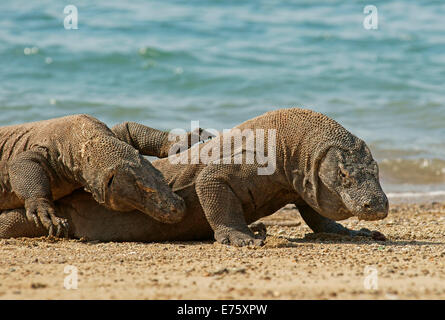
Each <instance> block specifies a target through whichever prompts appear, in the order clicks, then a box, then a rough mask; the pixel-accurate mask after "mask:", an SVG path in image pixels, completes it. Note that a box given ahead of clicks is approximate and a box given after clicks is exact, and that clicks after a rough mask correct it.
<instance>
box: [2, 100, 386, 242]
mask: <svg viewBox="0 0 445 320" xmlns="http://www.w3.org/2000/svg"><path fill="white" fill-rule="evenodd" d="M236 129H240V130H244V129H251V130H253V131H254V132H256V131H255V130H256V129H261V130H265V131H267V130H270V129H273V130H274V133H275V134H276V139H275V141H276V144H275V145H273V146H272V147H273V148H272V149H269V148H268V147H269V145H268V144H269V143H271V140H270V139H268V138H267V139H266V141H264V146H265V149H266V150H268V149H269V150H272V153H274V155H275V160H276V161H275V170H274V171H273V172H270V174H261V175H259V174H258V169H259V168H260V167H264V165H259V164H258V163H257V162H258V161H256V162H255V163H251V164H246V163H241V164H239V163H238V164H235V163H233V162H235V161H232V163H231V164H229V163H226V161H220V163H215V162H218V161H213V163H207V164H205V163H196V164H180V163H177V162H178V158H177V156H176V155H172V156H170V157H168V158H165V159H160V160H156V161H154V162H153V166H154V167H155V168H157V169H159V170H160V171H161V172H162V173H163V175H164V176H165V178H166V180H167V181H168V183H169V185H170V186H171V188H172V189H173V191H175V192H176V194H178V195H179V196H181V197H182V198H183V199H184V200H185V203H186V208H187V209H186V216H185V218H184V219H183V220H181V221H180V222H178V223H176V224H170V225H167V224H161V223H159V222H157V221H155V220H154V219H152V218H150V217H148V216H144V215H142V214H140V213H138V212H136V211H134V212H129V213H126V214H122V213H118V212H113V211H111V210H109V209H107V208H105V207H103V206H101V205H99V204H97V203H95V201H94V200H93V199H92V197H91V196H89V195H88V194H86V193H84V192H81V191H77V192H75V193H73V194H72V195H69V196H67V197H65V198H63V199H61V200H60V201H58V212H60V213H61V215H62V216H63V217H64V218H66V219H68V220H69V221H70V226H72V228H71V229H70V235H71V236H72V237H76V238H82V237H83V238H86V239H96V240H101V241H165V240H194V239H195V240H197V239H209V238H211V237H212V235H213V236H214V238H215V239H216V240H217V241H219V242H221V243H226V244H233V245H236V246H243V245H248V244H254V245H261V244H262V242H263V239H257V238H256V237H255V236H254V234H253V233H252V231H251V230H250V229H249V228H248V224H249V223H252V222H254V221H256V220H258V219H260V218H261V217H264V216H267V215H270V214H272V213H274V212H275V211H277V210H278V209H280V208H281V207H283V206H284V205H286V204H289V203H293V204H295V205H296V207H297V208H298V210H299V212H300V214H301V216H302V218H303V219H304V220H305V222H306V223H307V224H308V225H309V227H310V228H311V229H312V230H313V231H314V232H328V233H339V234H346V235H351V236H355V235H362V236H370V237H373V238H375V239H380V238H382V237H383V235H382V234H380V233H378V232H376V231H374V232H371V231H369V230H367V229H361V230H359V231H356V230H349V229H347V228H345V227H343V226H342V225H340V224H338V223H336V222H334V221H333V220H342V219H346V218H348V217H351V216H357V217H359V218H360V219H365V220H377V219H383V218H384V217H386V215H387V213H388V200H387V198H386V195H385V194H384V192H383V191H382V189H381V186H380V183H379V177H378V167H377V164H376V162H375V161H374V160H373V158H372V155H371V153H370V151H369V149H368V147H367V146H366V144H365V143H364V142H363V141H362V140H360V139H359V138H357V137H355V136H354V135H352V134H351V133H349V132H348V131H347V130H346V129H344V128H343V127H342V126H341V125H339V124H338V123H337V122H335V121H334V120H332V119H330V118H328V117H326V116H324V115H322V114H320V113H316V112H313V111H310V110H305V109H299V108H291V109H280V110H276V111H271V112H268V113H266V114H263V115H261V116H259V117H256V118H254V119H252V120H248V121H246V122H244V123H242V124H241V125H239V126H237V127H235V128H234V129H232V131H233V130H236ZM228 134H229V135H230V134H231V133H230V132H229V133H228ZM226 136H227V133H226V134H222V135H220V136H219V137H216V138H213V139H212V140H209V141H207V142H205V143H202V144H197V145H194V146H193V147H191V148H190V149H189V150H187V151H184V152H182V153H180V154H179V157H185V156H187V157H188V159H193V157H194V155H196V152H197V151H199V153H201V154H202V153H206V152H208V154H213V152H216V153H215V154H218V153H217V152H219V157H213V156H212V157H211V158H212V159H213V160H215V159H218V158H219V159H220V160H224V158H227V157H228V158H229V160H235V157H236V156H237V155H239V154H242V155H243V157H246V156H247V154H249V153H251V152H253V153H256V152H258V151H259V150H252V149H251V148H249V147H248V143H247V140H248V139H244V140H243V143H242V147H240V148H234V149H233V151H232V152H230V153H229V154H227V153H225V152H223V151H221V148H220V146H221V143H222V142H223V141H224V139H225V137H226ZM254 136H255V134H254ZM265 136H268V135H267V134H266V135H265ZM139 139H140V138H138V136H137V135H134V136H132V137H131V141H130V140H128V139H127V142H129V143H133V145H134V141H138V140H139ZM218 150H220V151H218ZM204 151H205V152H204ZM261 151H263V150H261ZM173 153H174V152H173ZM187 157H185V158H187ZM226 160H227V159H226ZM41 235H42V230H39V229H38V228H36V227H35V226H34V225H32V224H30V223H29V222H28V221H27V220H26V219H25V217H24V212H23V210H10V211H5V212H3V213H2V214H1V215H0V238H1V237H18V236H41Z"/></svg>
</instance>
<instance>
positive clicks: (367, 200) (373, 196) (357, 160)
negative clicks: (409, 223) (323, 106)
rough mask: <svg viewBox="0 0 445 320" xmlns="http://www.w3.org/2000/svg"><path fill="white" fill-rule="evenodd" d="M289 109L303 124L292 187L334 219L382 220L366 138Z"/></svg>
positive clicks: (382, 198)
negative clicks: (363, 138)
mask: <svg viewBox="0 0 445 320" xmlns="http://www.w3.org/2000/svg"><path fill="white" fill-rule="evenodd" d="M291 112H293V113H294V114H296V115H297V116H298V117H299V118H298V122H297V123H300V124H301V127H302V128H303V129H302V130H301V131H300V132H299V134H300V136H302V137H303V138H302V139H301V141H300V144H299V145H298V146H297V147H296V148H295V149H294V156H295V157H296V158H294V159H295V162H296V163H298V166H297V169H296V170H294V171H293V186H294V188H295V189H296V190H297V192H298V193H299V194H300V195H301V197H302V198H303V200H305V202H306V203H307V204H309V205H310V206H311V207H312V208H314V209H315V210H316V211H317V212H318V213H320V214H321V215H323V216H325V217H327V218H330V219H333V220H342V219H347V218H349V217H351V216H356V217H358V218H359V219H360V220H379V219H383V218H385V217H386V216H387V214H388V206H389V205H388V199H387V197H386V195H385V193H384V192H383V190H382V187H381V185H380V182H379V170H378V165H377V162H376V161H375V160H374V159H373V157H372V155H371V151H370V150H369V148H368V146H367V145H366V144H365V142H364V141H363V140H361V139H359V138H357V137H356V136H354V135H353V134H351V133H350V132H349V131H347V130H346V129H345V128H343V127H342V126H341V125H340V124H338V123H337V122H335V121H334V120H332V119H330V118H328V117H327V116H325V115H322V114H320V113H316V112H312V111H309V110H303V109H301V110H298V109H295V110H291ZM298 130H300V129H298ZM295 135H297V134H295Z"/></svg>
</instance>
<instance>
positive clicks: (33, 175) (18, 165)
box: [8, 150, 68, 237]
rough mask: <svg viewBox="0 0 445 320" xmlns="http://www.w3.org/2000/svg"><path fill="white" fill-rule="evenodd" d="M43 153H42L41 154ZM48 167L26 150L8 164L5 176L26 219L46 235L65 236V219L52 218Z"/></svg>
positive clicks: (40, 157) (43, 159) (38, 155)
mask: <svg viewBox="0 0 445 320" xmlns="http://www.w3.org/2000/svg"><path fill="white" fill-rule="evenodd" d="M43 152H44V150H43ZM50 168H51V166H50V165H49V164H48V163H47V160H46V156H45V155H44V154H43V153H42V152H40V151H39V150H29V151H26V152H23V153H21V154H20V155H18V156H17V157H16V158H15V159H14V160H13V161H11V162H10V163H8V174H9V179H10V183H11V188H12V191H13V192H14V193H15V195H16V196H17V197H18V198H19V199H20V200H22V201H23V202H24V205H25V209H26V217H27V218H28V219H29V220H30V221H34V223H35V224H36V226H39V225H40V223H39V221H40V222H41V223H42V225H43V226H44V227H45V228H46V229H47V230H48V231H49V235H55V236H57V237H59V236H60V235H61V234H63V235H64V236H66V235H67V232H68V226H67V221H66V220H65V219H61V218H58V217H56V215H55V208H54V203H53V196H52V193H51V176H54V175H53V174H51V169H50Z"/></svg>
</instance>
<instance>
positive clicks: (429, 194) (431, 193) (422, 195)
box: [386, 190, 445, 199]
mask: <svg viewBox="0 0 445 320" xmlns="http://www.w3.org/2000/svg"><path fill="white" fill-rule="evenodd" d="M386 196H387V197H388V198H390V199H391V198H397V199H399V198H430V197H437V196H445V190H438V191H428V192H392V193H387V194H386Z"/></svg>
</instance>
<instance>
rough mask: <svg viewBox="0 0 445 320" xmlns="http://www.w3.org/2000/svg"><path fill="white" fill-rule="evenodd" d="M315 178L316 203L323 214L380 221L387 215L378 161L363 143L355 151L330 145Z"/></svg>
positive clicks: (386, 200)
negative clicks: (316, 182)
mask: <svg viewBox="0 0 445 320" xmlns="http://www.w3.org/2000/svg"><path fill="white" fill-rule="evenodd" d="M318 177H319V196H318V199H319V205H320V207H321V208H322V211H323V214H324V215H325V216H334V217H336V218H337V219H336V220H340V219H345V218H348V217H350V216H357V217H358V218H359V219H360V220H380V219H383V218H385V217H386V216H387V215H388V199H387V198H386V195H385V193H384V192H383V190H382V187H381V186H380V182H379V169H378V166H377V162H376V161H375V160H374V159H373V158H372V156H371V153H370V151H369V149H368V148H367V147H366V145H365V144H364V143H363V144H362V148H360V150H357V151H346V150H341V149H338V148H335V147H334V148H330V149H329V151H328V152H327V153H326V155H325V156H324V158H323V159H322V160H321V162H320V168H319V171H318Z"/></svg>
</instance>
